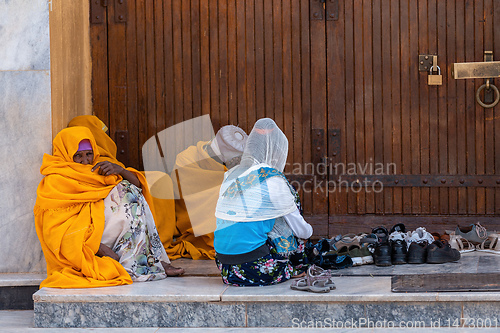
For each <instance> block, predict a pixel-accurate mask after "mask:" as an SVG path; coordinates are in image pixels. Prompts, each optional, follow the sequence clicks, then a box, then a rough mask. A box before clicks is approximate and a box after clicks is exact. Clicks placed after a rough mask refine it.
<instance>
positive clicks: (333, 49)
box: [326, 1, 371, 235]
mask: <svg viewBox="0 0 500 333" xmlns="http://www.w3.org/2000/svg"><path fill="white" fill-rule="evenodd" d="M344 6H345V4H344V2H342V1H341V2H339V20H338V21H333V22H329V23H328V24H327V26H326V28H327V36H328V39H327V68H328V80H327V87H328V91H327V95H328V129H339V130H340V138H337V140H340V151H332V153H333V154H336V155H331V156H330V155H329V157H330V158H331V163H332V164H333V165H332V168H330V170H331V171H333V173H334V174H333V175H334V176H336V177H337V176H339V174H340V172H342V165H346V159H347V155H346V152H347V148H346V147H347V146H346V144H347V143H346V142H347V139H346V135H347V134H346V133H347V130H346V122H345V119H346V118H345V117H346V100H345V82H346V78H345V77H346V68H345V65H344V64H345V57H344V52H345V47H344V24H345V15H344ZM367 38H369V39H370V40H371V35H370V36H368V37H367ZM368 53H369V52H368ZM331 139H332V138H329V140H331ZM349 144H351V143H349ZM329 150H331V149H330V148H329ZM336 166H338V170H337V169H336ZM329 190H330V189H329ZM329 198H330V200H329V201H330V202H329V206H330V215H333V214H341V215H344V214H347V207H348V205H347V192H346V190H345V188H341V187H339V186H338V184H337V187H336V188H335V189H334V192H333V193H332V192H330V193H329ZM331 227H332V226H330V228H331ZM334 233H335V231H334V230H331V229H330V230H329V234H330V235H333V234H334Z"/></svg>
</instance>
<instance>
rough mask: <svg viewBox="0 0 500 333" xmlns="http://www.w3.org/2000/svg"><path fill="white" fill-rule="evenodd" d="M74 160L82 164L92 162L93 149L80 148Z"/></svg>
mask: <svg viewBox="0 0 500 333" xmlns="http://www.w3.org/2000/svg"><path fill="white" fill-rule="evenodd" d="M73 162H76V163H80V164H84V165H87V164H92V162H94V151H93V150H80V151H77V152H76V153H75V155H73Z"/></svg>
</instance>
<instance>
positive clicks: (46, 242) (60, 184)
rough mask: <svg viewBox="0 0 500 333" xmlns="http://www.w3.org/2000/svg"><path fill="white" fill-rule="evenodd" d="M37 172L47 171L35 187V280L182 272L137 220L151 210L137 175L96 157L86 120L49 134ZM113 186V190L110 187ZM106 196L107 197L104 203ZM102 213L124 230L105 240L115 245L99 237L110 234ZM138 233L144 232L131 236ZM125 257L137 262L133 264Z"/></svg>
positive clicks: (54, 283)
mask: <svg viewBox="0 0 500 333" xmlns="http://www.w3.org/2000/svg"><path fill="white" fill-rule="evenodd" d="M40 172H41V173H42V174H43V175H44V176H45V177H44V178H43V180H42V181H41V183H40V185H39V187H38V190H37V201H36V205H35V208H34V213H35V224H36V230H37V234H38V237H39V239H40V242H41V245H42V249H43V251H44V254H45V259H46V261H47V279H45V280H44V281H43V282H42V283H41V285H40V286H41V287H56V288H88V287H103V286H113V285H121V284H130V283H132V281H133V280H135V281H142V280H144V276H145V277H146V278H145V280H151V279H158V278H163V277H166V275H179V274H182V273H183V272H184V271H183V270H182V269H176V268H174V267H172V266H171V265H170V264H169V260H168V257H167V255H166V253H165V251H164V250H163V247H162V246H161V242H159V244H160V246H158V242H157V241H156V242H155V241H154V240H155V237H154V236H156V238H158V235H157V232H156V229H155V227H154V221H153V226H152V227H151V226H150V224H148V223H146V222H147V221H146V222H145V221H143V220H141V219H143V218H144V217H143V216H147V215H148V214H149V215H150V216H152V215H151V211H150V210H149V207H148V206H147V203H146V201H145V200H144V197H143V196H142V194H141V189H140V186H141V182H140V181H139V179H138V177H137V176H136V175H135V174H134V173H133V172H131V171H130V170H126V169H124V168H123V167H122V166H120V165H118V164H114V163H112V162H110V161H109V160H106V159H100V152H99V149H98V147H97V144H96V142H95V139H94V137H93V135H92V133H91V131H90V130H89V129H88V128H86V127H81V126H76V127H71V128H66V129H64V130H62V131H61V132H60V133H59V134H58V135H57V136H56V137H55V138H54V142H53V155H48V154H45V156H44V159H43V164H42V167H41V169H40ZM137 185H138V186H137ZM113 192H114V194H115V196H113V195H111V194H112V193H113ZM131 196H132V197H133V199H135V202H134V200H130V197H131ZM141 198H142V201H141ZM124 199H125V200H124ZM106 201H108V202H111V204H110V205H109V207H106ZM127 204H128V206H127ZM105 210H107V211H108V212H107V213H106V212H105ZM110 211H111V213H110ZM114 211H115V212H121V213H120V214H122V217H123V218H122V219H117V217H116V216H113V212H114ZM130 216H132V218H130ZM127 218H128V220H127ZM108 219H109V220H113V221H118V222H119V223H121V224H122V227H123V228H125V229H127V230H128V231H127V232H125V233H122V234H119V235H115V236H114V237H115V238H116V239H115V242H114V244H111V243H110V244H111V245H112V246H114V248H113V249H111V248H110V246H109V245H105V244H103V242H102V240H103V238H105V237H104V236H106V238H107V239H108V241H109V240H110V239H111V238H112V237H110V235H109V232H106V229H107V228H106V224H107V222H108V221H107V220H108ZM151 219H152V218H151ZM105 222H106V223H105ZM127 222H129V223H130V225H126V224H127ZM116 230H117V229H116V228H114V229H113V228H112V231H115V232H116ZM146 231H147V232H146ZM103 234H104V235H103ZM143 234H147V235H146V236H147V237H139V238H138V237H137V235H143ZM112 243H113V242H112ZM124 245H125V246H124ZM134 246H135V248H134V249H135V250H137V249H139V251H138V252H137V251H135V252H134V254H133V256H131V255H130V254H129V253H127V251H126V249H127V248H129V247H134ZM115 247H116V248H115ZM159 249H162V250H163V253H162V252H158V250H159ZM117 250H118V251H117ZM124 250H125V252H124ZM141 255H142V257H141ZM123 257H125V259H126V261H125V262H122V258H123ZM131 258H132V259H133V261H135V264H136V266H135V267H134V266H132V267H133V269H132V270H130V264H131V262H130V259H131ZM116 259H118V260H120V262H122V264H123V265H125V267H124V266H122V265H121V264H120V263H119V262H118V261H117V260H116ZM127 266H128V267H127ZM165 270H166V273H165Z"/></svg>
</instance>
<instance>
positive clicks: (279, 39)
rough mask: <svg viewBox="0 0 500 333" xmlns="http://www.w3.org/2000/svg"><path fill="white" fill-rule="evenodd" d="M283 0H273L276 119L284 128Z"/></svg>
mask: <svg viewBox="0 0 500 333" xmlns="http://www.w3.org/2000/svg"><path fill="white" fill-rule="evenodd" d="M281 7H282V4H281V0H273V38H274V43H273V44H274V47H273V50H274V55H273V59H274V67H273V71H274V121H275V122H276V124H278V126H279V127H280V128H283V120H284V117H283V33H282V20H283V13H282V8H281Z"/></svg>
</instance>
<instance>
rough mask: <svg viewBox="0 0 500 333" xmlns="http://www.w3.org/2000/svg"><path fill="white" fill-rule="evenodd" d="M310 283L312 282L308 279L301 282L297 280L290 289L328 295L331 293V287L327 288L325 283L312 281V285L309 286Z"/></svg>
mask: <svg viewBox="0 0 500 333" xmlns="http://www.w3.org/2000/svg"><path fill="white" fill-rule="evenodd" d="M310 282H311V281H310V280H309V279H308V278H302V279H299V280H295V281H294V282H293V283H292V284H291V285H290V288H292V289H293V290H300V291H310V292H313V293H328V292H330V287H328V286H325V284H324V281H322V280H315V281H312V282H311V284H309V283H310Z"/></svg>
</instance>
